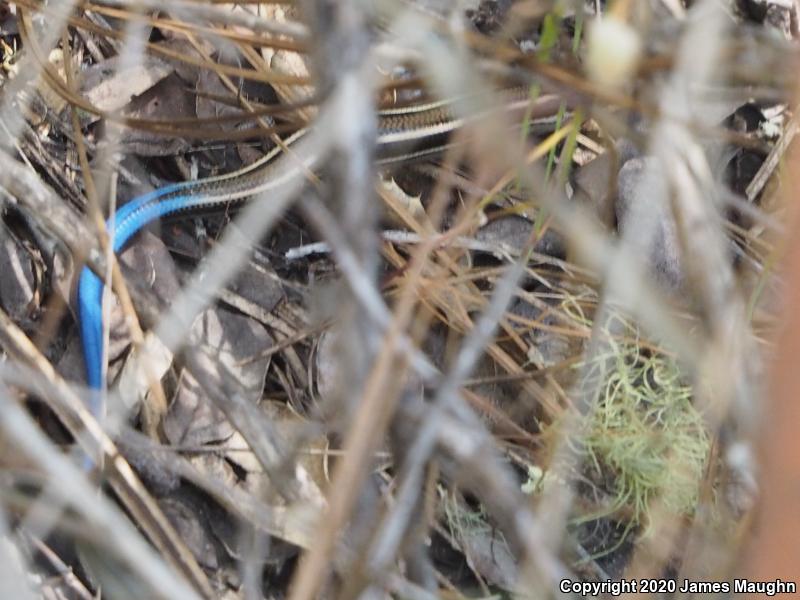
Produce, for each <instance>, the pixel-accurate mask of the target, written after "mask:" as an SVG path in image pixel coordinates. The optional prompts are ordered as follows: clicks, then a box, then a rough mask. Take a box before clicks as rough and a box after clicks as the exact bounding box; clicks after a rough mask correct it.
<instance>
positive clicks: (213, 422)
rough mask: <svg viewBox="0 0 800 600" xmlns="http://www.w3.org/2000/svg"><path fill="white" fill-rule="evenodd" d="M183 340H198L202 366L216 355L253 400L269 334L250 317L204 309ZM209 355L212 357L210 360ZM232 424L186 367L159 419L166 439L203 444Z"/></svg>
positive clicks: (260, 386) (259, 388)
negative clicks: (168, 404) (203, 357)
mask: <svg viewBox="0 0 800 600" xmlns="http://www.w3.org/2000/svg"><path fill="white" fill-rule="evenodd" d="M189 344H190V345H192V346H195V347H197V346H202V348H203V349H204V350H205V351H206V352H205V354H206V355H207V356H208V357H209V360H208V361H204V362H208V366H209V368H210V369H215V368H217V367H218V365H215V363H216V362H217V361H218V362H219V363H222V364H223V365H224V366H225V370H226V371H227V373H228V375H229V376H231V377H234V378H235V379H236V380H237V382H238V383H239V384H240V385H241V387H242V389H243V390H244V391H245V393H246V394H247V396H248V399H249V400H250V401H251V402H253V403H256V402H258V400H259V399H260V398H261V393H262V391H263V389H264V379H265V377H266V374H267V369H268V367H269V363H270V358H269V357H268V356H267V357H265V356H264V354H265V351H266V350H267V349H269V348H270V347H271V346H272V344H273V340H272V337H271V336H270V335H269V334H268V333H267V331H266V329H264V328H263V327H262V326H261V325H259V324H258V323H257V322H256V321H254V320H253V319H250V318H249V317H245V316H243V315H240V314H237V313H232V312H229V311H227V310H224V309H221V308H212V309H209V310H206V311H205V312H204V313H202V315H201V316H200V317H199V318H198V320H197V321H196V322H195V324H194V326H193V328H192V332H191V333H190V336H189ZM211 359H213V361H212V360H211ZM233 431H234V428H233V426H232V425H231V424H230V422H229V421H228V419H227V418H226V417H225V415H224V414H223V413H222V411H220V410H219V409H218V408H217V407H216V406H215V405H214V404H213V403H212V402H211V401H210V400H209V399H208V398H207V396H206V395H205V393H204V392H203V390H202V388H200V386H199V385H198V384H197V381H196V380H195V379H194V377H192V375H191V374H189V373H184V375H183V377H182V378H181V382H180V385H179V387H178V391H177V393H176V395H175V400H174V401H173V403H172V405H171V406H170V410H169V413H168V414H167V418H166V420H165V422H164V432H165V434H166V435H167V439H168V440H169V441H170V442H171V443H172V444H189V445H203V444H207V443H210V442H217V441H220V440H225V439H227V438H228V437H230V436H231V434H233Z"/></svg>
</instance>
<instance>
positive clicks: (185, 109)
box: [121, 73, 197, 156]
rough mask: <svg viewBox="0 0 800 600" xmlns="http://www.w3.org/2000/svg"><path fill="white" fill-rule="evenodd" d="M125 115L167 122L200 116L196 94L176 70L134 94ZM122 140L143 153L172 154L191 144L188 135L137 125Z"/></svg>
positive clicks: (131, 148) (129, 146) (126, 130)
mask: <svg viewBox="0 0 800 600" xmlns="http://www.w3.org/2000/svg"><path fill="white" fill-rule="evenodd" d="M125 115H126V116H128V117H135V118H141V119H154V120H159V121H167V122H169V121H171V120H176V119H189V118H194V117H196V116H197V115H196V112H195V99H194V95H193V94H192V93H191V92H190V91H189V90H188V89H187V87H186V84H185V83H184V82H183V80H182V79H181V78H180V77H178V75H176V74H175V73H172V74H170V75H168V76H166V77H164V78H163V79H162V80H161V81H159V82H158V83H156V84H155V85H154V86H152V87H150V88H149V89H147V90H146V91H145V92H144V93H143V94H141V95H140V96H136V97H135V98H133V99H132V100H131V102H130V104H129V105H128V107H127V108H126V109H125ZM121 143H122V144H123V145H124V146H125V147H126V148H127V149H128V151H130V152H132V153H134V154H138V155H140V156H172V155H175V154H179V153H180V152H184V151H186V150H187V149H189V148H190V147H191V144H190V143H189V142H188V141H187V140H186V139H185V138H182V137H175V136H165V135H163V134H159V133H153V132H150V131H146V130H143V129H134V128H125V129H124V130H123V131H122V138H121Z"/></svg>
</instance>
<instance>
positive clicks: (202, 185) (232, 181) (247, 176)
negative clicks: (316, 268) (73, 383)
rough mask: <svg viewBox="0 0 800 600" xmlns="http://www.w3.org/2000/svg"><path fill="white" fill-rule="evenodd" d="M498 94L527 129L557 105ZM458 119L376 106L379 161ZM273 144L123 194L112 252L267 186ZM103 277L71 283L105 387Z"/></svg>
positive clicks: (443, 108) (431, 144) (456, 124)
mask: <svg viewBox="0 0 800 600" xmlns="http://www.w3.org/2000/svg"><path fill="white" fill-rule="evenodd" d="M504 102H505V104H504V105H503V107H502V110H508V111H511V112H512V113H514V114H518V115H524V114H525V115H527V116H528V118H529V121H528V125H529V129H530V131H531V132H532V133H543V132H545V131H548V130H552V128H553V125H554V124H555V121H556V115H557V114H558V112H559V108H560V106H561V101H560V100H559V99H558V98H556V97H555V96H541V97H539V98H537V99H536V100H534V101H531V100H530V99H529V97H528V93H527V90H523V89H518V90H514V91H507V92H504ZM462 125H463V119H459V118H456V117H455V116H454V112H453V109H452V104H451V103H449V102H446V101H441V102H431V103H427V104H419V105H414V106H411V107H407V108H399V109H392V110H386V111H381V112H380V113H379V127H378V136H377V145H378V156H379V163H390V162H397V161H407V160H411V159H415V158H419V157H421V156H426V155H428V154H431V153H434V152H436V151H439V150H441V148H442V141H443V140H444V139H446V137H447V136H448V135H449V134H451V133H452V132H453V131H454V130H456V129H458V128H460V127H461V126H462ZM304 131H305V130H301V131H298V132H296V133H295V134H293V135H292V136H290V137H289V138H287V139H286V140H285V145H286V146H290V145H291V144H292V143H294V142H295V141H296V140H298V139H299V138H300V137H302V135H303V134H304ZM421 146H422V147H421ZM281 152H282V149H281V148H280V147H276V148H275V149H273V150H272V151H270V152H269V153H267V154H266V155H265V156H263V157H262V158H261V159H259V160H258V161H256V162H255V163H253V164H251V165H248V166H246V167H244V168H243V169H240V170H239V171H236V172H233V173H229V174H227V175H221V176H218V177H209V178H206V179H199V180H196V181H188V182H184V183H177V184H173V185H167V186H165V187H162V188H159V189H157V190H155V191H153V192H150V193H148V194H144V195H142V196H139V197H137V198H135V199H134V200H132V201H130V202H128V203H127V204H125V205H124V206H122V207H121V208H120V209H119V210H118V211H117V212H116V214H115V215H114V217H112V218H111V219H109V220H108V222H107V223H106V228H107V230H108V232H109V235H111V238H112V239H113V244H112V246H113V250H114V252H115V253H118V252H119V251H120V250H121V249H122V248H123V247H124V246H125V245H126V244H127V243H128V241H130V239H131V237H133V236H134V235H135V234H136V232H138V231H139V230H140V229H142V228H143V227H144V226H145V225H147V224H148V223H150V222H152V221H154V220H155V219H158V218H161V217H164V216H167V215H171V214H175V213H179V212H184V211H194V210H208V209H215V208H223V207H226V206H228V205H229V204H230V203H232V202H237V201H242V200H245V199H247V198H249V197H252V196H255V195H256V194H260V193H263V192H266V191H269V189H270V188H271V186H274V185H278V183H279V181H280V179H281V174H279V173H277V172H275V169H274V165H273V160H274V159H275V158H276V157H277V156H278V155H279V154H280V153H281ZM103 285H104V284H103V282H102V281H101V280H100V278H99V277H98V276H97V275H95V274H94V273H93V272H92V271H91V270H90V269H89V268H88V267H84V269H83V271H82V272H81V276H80V281H79V283H78V295H77V301H78V318H79V321H80V334H81V341H82V343H83V357H84V361H85V367H86V379H87V383H88V384H89V387H90V388H91V389H92V390H94V391H95V392H99V391H100V390H102V389H104V388H105V379H104V378H105V368H104V364H103V356H104V352H105V348H104V337H103V313H102V309H101V299H102V294H103ZM101 398H102V394H100V393H93V394H92V398H91V401H90V402H91V405H90V407H89V408H90V410H91V412H92V413H93V414H94V415H95V416H96V417H98V416H100V414H101V412H102V406H101Z"/></svg>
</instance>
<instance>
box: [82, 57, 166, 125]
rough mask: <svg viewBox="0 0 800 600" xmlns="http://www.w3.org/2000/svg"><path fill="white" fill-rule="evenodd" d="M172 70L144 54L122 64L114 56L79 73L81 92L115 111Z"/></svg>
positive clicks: (90, 99) (101, 106)
mask: <svg viewBox="0 0 800 600" xmlns="http://www.w3.org/2000/svg"><path fill="white" fill-rule="evenodd" d="M173 71H174V69H173V68H172V67H171V66H170V65H169V64H167V63H166V62H164V61H163V60H160V59H158V58H156V57H153V56H145V57H143V59H142V61H141V62H138V63H137V64H135V65H125V66H124V67H123V66H121V65H120V60H119V59H118V58H116V57H114V58H109V59H107V60H105V61H103V62H102V63H98V64H96V65H92V66H91V67H89V68H88V69H86V70H84V71H82V72H81V91H82V93H83V95H84V96H85V97H86V99H87V100H88V101H89V102H91V103H92V104H94V105H95V106H97V107H98V108H101V109H103V110H106V111H115V110H119V109H121V108H123V107H124V106H126V105H127V104H128V103H129V102H130V101H131V100H132V99H133V98H134V97H135V96H138V95H140V94H142V93H144V92H145V91H147V90H149V89H150V88H152V87H153V86H154V85H155V84H157V83H158V82H159V81H161V80H163V79H164V78H165V77H167V76H168V75H171V74H172V73H173ZM98 118H99V117H98Z"/></svg>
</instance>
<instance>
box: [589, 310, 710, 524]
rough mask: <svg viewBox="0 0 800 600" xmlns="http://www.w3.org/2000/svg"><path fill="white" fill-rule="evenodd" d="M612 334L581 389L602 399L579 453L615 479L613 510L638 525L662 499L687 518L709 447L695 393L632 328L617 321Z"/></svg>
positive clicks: (673, 364)
mask: <svg viewBox="0 0 800 600" xmlns="http://www.w3.org/2000/svg"><path fill="white" fill-rule="evenodd" d="M613 330H614V332H615V335H613V336H612V335H609V336H608V338H607V339H608V342H607V346H606V349H607V352H605V353H604V355H602V356H598V357H596V358H595V359H594V360H593V363H592V365H584V369H583V371H584V373H585V374H586V373H588V374H587V375H586V380H585V381H584V383H586V384H589V385H594V386H599V388H595V389H599V393H597V394H595V398H596V400H595V402H594V406H591V407H590V410H589V411H588V412H587V414H586V416H585V423H584V427H583V428H582V433H583V439H582V440H581V442H582V444H581V446H582V449H583V451H584V453H585V456H586V457H587V458H588V460H589V462H590V465H591V466H592V467H593V469H594V470H595V472H596V473H597V474H598V475H600V476H601V477H603V476H605V477H608V476H609V475H610V476H611V479H612V481H613V494H614V502H613V504H614V506H613V507H612V508H611V510H612V511H613V510H616V509H618V508H621V507H623V506H627V507H629V508H630V509H631V510H632V513H633V522H635V523H646V522H647V520H648V519H647V516H648V512H649V508H650V506H651V502H652V501H653V500H654V499H656V498H657V499H658V500H659V501H660V503H661V504H662V505H663V506H664V507H665V508H667V509H668V510H670V511H673V512H674V513H676V514H678V515H684V514H690V513H691V512H692V511H693V510H694V507H695V506H696V505H697V501H698V495H699V489H700V482H701V481H702V479H703V473H704V470H705V466H706V460H707V457H708V454H709V450H710V446H711V442H710V438H709V435H708V432H707V430H706V428H705V425H704V422H703V418H702V415H701V414H700V413H699V412H698V411H697V409H696V408H695V407H694V405H693V403H692V390H691V387H690V386H689V385H687V384H686V383H685V379H684V378H683V377H682V374H681V371H680V368H679V367H678V365H677V363H676V362H675V361H674V360H673V359H672V358H670V357H668V356H666V355H664V354H661V353H657V352H653V351H647V352H644V351H643V350H642V345H641V344H640V343H639V339H638V333H637V331H636V330H635V328H634V327H632V326H631V325H630V324H628V323H626V322H625V321H623V320H621V319H614V324H613ZM620 333H622V335H620ZM586 366H589V367H590V368H588V369H587V368H586Z"/></svg>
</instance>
